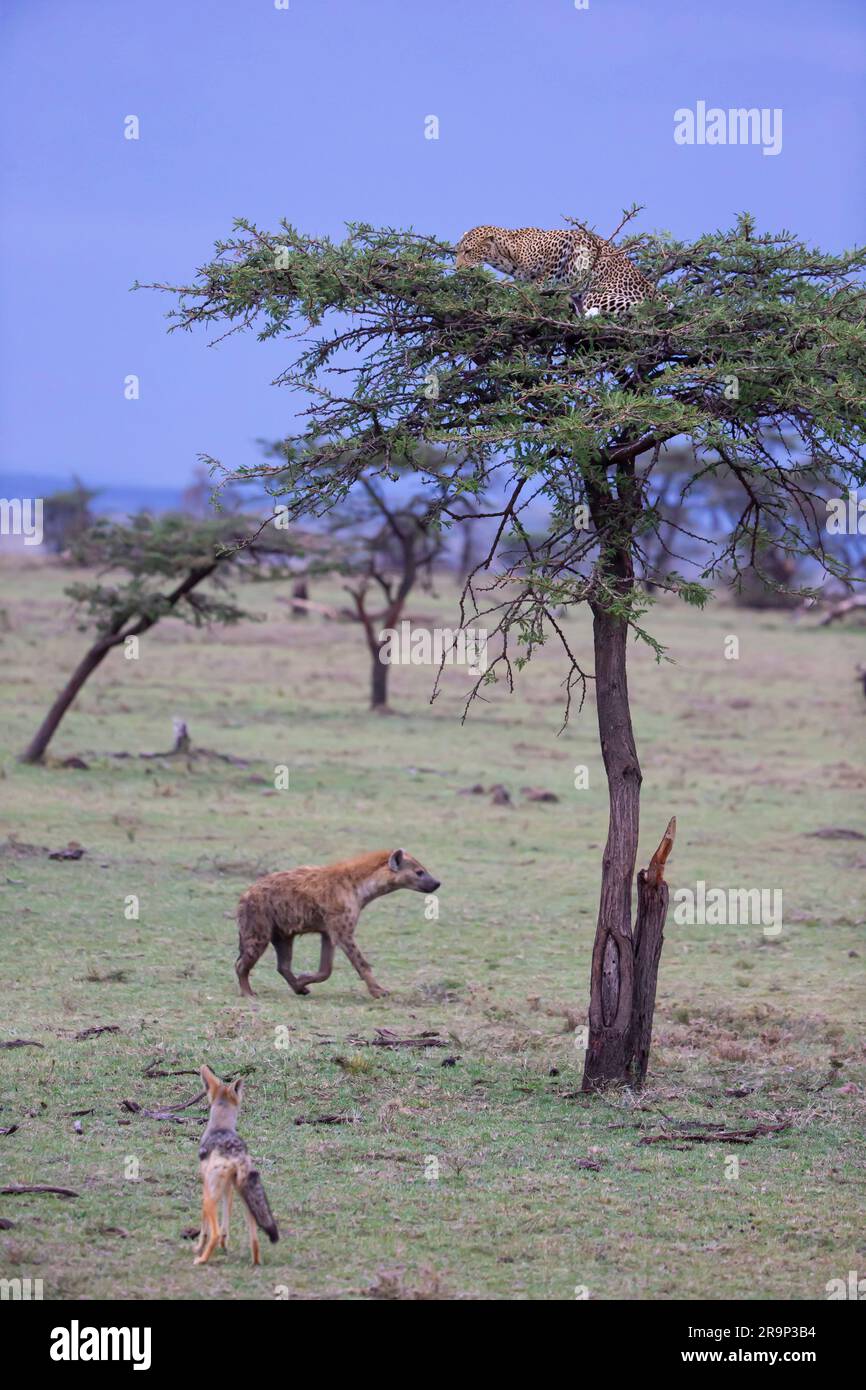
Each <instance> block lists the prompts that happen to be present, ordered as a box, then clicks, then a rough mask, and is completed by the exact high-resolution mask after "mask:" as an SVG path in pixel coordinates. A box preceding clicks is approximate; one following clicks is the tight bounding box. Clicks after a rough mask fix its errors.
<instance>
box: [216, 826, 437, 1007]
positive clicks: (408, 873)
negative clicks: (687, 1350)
mask: <svg viewBox="0 0 866 1390" xmlns="http://www.w3.org/2000/svg"><path fill="white" fill-rule="evenodd" d="M438 887H439V880H438V878H434V877H433V875H432V874H428V872H427V870H426V869H425V868H424V867H423V865H421V864H419V863H418V860H417V859H413V858H412V855H411V854H407V853H406V851H405V850H402V849H395V850H387V849H383V850H374V851H373V853H372V854H359V855H358V857H357V858H356V859H345V860H343V861H342V862H341V863H339V864H325V865H318V866H311V865H309V864H305V865H304V866H303V867H302V868H299V869H289V870H288V872H287V873H279V874H268V875H267V877H266V878H261V879H259V881H258V883H254V884H253V886H252V888H248V889H247V891H246V892H245V893H244V895H243V897H242V898H241V900H240V902H239V904H238V949H239V954H238V959H237V963H236V965H235V970H236V971H237V976H238V982H239V984H240V987H241V993H242V994H249V995H252V993H253V991H252V990H251V989H250V980H249V976H250V971H251V970H252V968H253V966H254V965H255V963H256V961H257V960H258V959H259V956H260V955H261V954H262V952H263V951H264V950H265V949H266V948H267V947H268V946H269V945H271V944H273V947H274V950H275V951H276V953H277V969H278V970H279V972H280V974H281V975H282V976H283V979H284V980H287V981H288V983H289V985H290V986H291V988H292V989H293V990H294V991H295V994H309V989H308V988H307V987H308V985H315V984H318V983H319V981H320V980H327V979H328V977H329V975H330V973H331V970H332V968H333V963H334V947H335V946H339V947H340V948H341V949H342V950H343V951H345V953H346V955H347V956H348V957H349V960H350V961H351V962H352V964H353V965H354V967H355V969H356V970H357V972H358V974H359V975H360V976H361V979H362V980H363V981H364V983H365V984H366V986H367V988H368V990H369V991H370V993H371V994H372V995H373V996H374V998H376V999H378V998H380V997H381V996H382V995H383V994H387V992H388V991H387V990H385V989H383V988H382V986H381V985H380V984H377V982H376V980H375V979H374V978H373V971H372V970H371V968H370V962H369V961H367V960H365V959H364V957H363V955H362V954H361V952H360V951H359V949H358V947H357V946H356V944H355V926H356V925H357V921H358V917H359V916H360V914H361V910H362V909H363V908H365V907H366V906H367V904H368V903H371V902H372V901H373V899H374V898H381V897H382V895H383V894H385V893H394V892H396V890H397V889H398V888H413V889H414V890H415V892H416V893H435V892H436V889H437V888H438ZM309 932H318V933H319V935H320V936H321V938H322V954H321V958H320V960H319V969H318V970H317V972H316V974H315V975H293V974H292V946H293V945H294V941H295V937H296V936H305V935H306V934H307V933H309Z"/></svg>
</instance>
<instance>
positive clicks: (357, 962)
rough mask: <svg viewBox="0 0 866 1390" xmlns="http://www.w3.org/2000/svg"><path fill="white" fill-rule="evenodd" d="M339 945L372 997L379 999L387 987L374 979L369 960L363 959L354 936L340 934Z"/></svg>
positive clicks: (384, 993) (385, 992)
mask: <svg viewBox="0 0 866 1390" xmlns="http://www.w3.org/2000/svg"><path fill="white" fill-rule="evenodd" d="M340 945H341V946H342V948H343V950H344V951H345V952H346V955H347V956H348V957H349V960H350V961H351V962H352V964H353V965H354V967H355V969H356V970H357V972H358V974H359V975H360V976H361V979H362V980H363V981H364V984H365V985H366V986H367V988H368V990H369V991H370V993H371V994H372V996H373V998H374V999H381V998H382V997H383V996H384V995H386V994H387V993H388V991H387V989H383V988H382V986H381V985H380V984H377V982H376V980H375V979H374V978H373V971H372V968H371V966H370V962H369V961H368V960H366V959H365V957H364V956H363V955H362V954H361V952H360V951H359V949H358V947H357V946H356V945H355V938H354V937H352V936H341V937H340Z"/></svg>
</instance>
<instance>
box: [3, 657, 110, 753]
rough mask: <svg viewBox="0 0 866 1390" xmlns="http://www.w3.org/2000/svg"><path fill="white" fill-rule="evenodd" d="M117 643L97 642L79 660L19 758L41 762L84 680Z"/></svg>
mask: <svg viewBox="0 0 866 1390" xmlns="http://www.w3.org/2000/svg"><path fill="white" fill-rule="evenodd" d="M114 645H115V643H114V642H113V641H110V642H95V643H94V645H93V646H92V647H91V648H90V651H89V652H87V653H86V655H85V656H84V657H82V659H81V661H79V663H78V665H77V666H76V668H75V670H74V671H73V673H72V675H71V676H70V677H69V680H68V681H67V682H66V684H65V685H64V687H63V689H62V690H61V692H60V694H59V695H58V696H57V699H56V700H55V701H54V704H53V705H52V706H51V708H50V710H49V711H48V713H47V714H46V716H45V718H44V719H43V721H42V723H41V724H40V725H39V728H38V729H37V731H36V733H35V734H34V736H33V738H32V739H31V740H30V742H29V743H28V745H27V747H26V748H25V749H24V752H23V753H22V754H21V757H20V759H19V761H20V762H22V763H41V762H42V759H43V758H44V756H45V751H46V749H47V747H48V745H49V743H50V742H51V740H52V738H53V737H54V735H55V733H56V732H57V727H58V725H59V723H60V721H61V719H62V718H63V716H64V714H65V713H66V711H67V710H68V709H69V706H70V705H71V704H72V701H73V700H74V699H75V697H76V695H77V694H78V692H79V690H80V689H81V687H82V686H83V685H84V682H85V681H86V680H88V678H89V677H90V676H92V675H93V672H94V671H95V670H96V668H97V666H99V665H100V664H101V663H102V662H103V661H104V660H105V658H106V657H107V656H108V653H109V652H110V651H111V649H112V647H113V646H114Z"/></svg>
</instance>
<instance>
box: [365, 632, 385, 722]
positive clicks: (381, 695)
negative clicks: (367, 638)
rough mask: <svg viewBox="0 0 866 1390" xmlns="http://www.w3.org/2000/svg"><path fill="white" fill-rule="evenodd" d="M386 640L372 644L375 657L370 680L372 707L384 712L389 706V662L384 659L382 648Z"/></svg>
mask: <svg viewBox="0 0 866 1390" xmlns="http://www.w3.org/2000/svg"><path fill="white" fill-rule="evenodd" d="M384 645H385V644H384V642H382V643H380V644H379V645H378V646H371V649H370V650H371V655H372V658H373V664H372V675H371V680H370V709H371V710H378V711H379V713H382V712H383V711H384V710H386V709H387V708H388V669H389V668H388V663H387V661H382V659H381V656H382V648H383V647H384Z"/></svg>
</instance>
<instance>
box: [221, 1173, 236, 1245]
mask: <svg viewBox="0 0 866 1390" xmlns="http://www.w3.org/2000/svg"><path fill="white" fill-rule="evenodd" d="M234 1195H235V1185H234V1183H233V1182H231V1183H229V1185H228V1187H227V1188H226V1190H225V1195H224V1197H223V1211H222V1226H221V1230H220V1246H221V1247H222V1249H223V1250H228V1248H229V1226H230V1225H231V1222H232V1198H233V1197H234Z"/></svg>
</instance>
